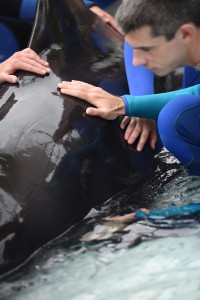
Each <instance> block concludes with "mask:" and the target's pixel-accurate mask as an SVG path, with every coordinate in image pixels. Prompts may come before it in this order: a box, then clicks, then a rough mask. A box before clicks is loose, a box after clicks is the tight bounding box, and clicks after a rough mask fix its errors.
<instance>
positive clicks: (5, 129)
mask: <svg viewBox="0 0 200 300" xmlns="http://www.w3.org/2000/svg"><path fill="white" fill-rule="evenodd" d="M29 45H30V47H31V48H32V49H33V50H35V51H36V52H37V53H38V54H39V55H40V57H41V58H43V59H45V60H47V61H48V62H49V65H50V68H51V70H52V71H51V73H50V75H49V76H44V77H43V76H38V75H35V74H32V73H27V72H23V71H20V72H18V75H19V78H20V79H19V84H17V85H12V86H11V85H6V84H5V85H4V86H3V88H2V89H1V90H0V140H1V143H0V241H1V243H0V250H1V251H0V253H1V254H0V274H5V273H6V272H8V271H11V270H13V269H14V268H15V267H16V266H18V265H20V264H22V263H23V262H24V261H25V260H26V259H27V258H28V257H29V256H30V255H31V254H32V253H33V252H34V251H35V250H37V249H38V248H39V247H41V246H42V245H44V244H45V243H47V242H49V241H50V240H51V239H53V238H55V237H56V236H58V235H59V234H61V233H63V232H64V231H66V230H67V229H68V228H69V227H70V226H72V225H73V224H75V223H76V222H78V221H79V220H81V219H82V218H83V217H84V216H85V215H86V214H87V213H88V212H89V211H90V209H91V208H92V207H95V206H96V205H99V204H101V203H103V202H105V201H106V200H108V199H109V198H110V197H112V196H114V195H116V194H117V193H119V192H121V191H123V190H124V189H126V188H127V187H129V186H130V185H134V184H135V186H136V187H137V186H138V184H139V183H138V182H139V179H140V178H143V177H144V176H145V175H146V174H147V173H148V171H149V169H150V167H151V163H152V159H153V153H152V152H151V151H150V150H148V149H145V150H144V151H143V153H142V154H139V153H136V152H135V151H134V150H132V149H131V148H129V147H128V146H127V145H126V143H124V141H123V133H122V132H121V131H120V129H119V124H118V121H114V122H110V121H104V120H101V119H98V118H89V117H87V116H85V108H86V107H87V104H86V103H83V102H82V101H81V100H79V99H75V98H72V97H64V96H63V95H61V94H60V93H59V91H58V90H57V84H58V83H59V82H60V81H62V80H73V79H76V80H82V81H86V82H89V83H92V84H95V85H97V86H101V87H103V88H105V89H107V90H108V91H110V92H113V93H116V94H119V95H120V94H123V93H126V92H127V90H126V88H127V87H126V82H125V75H124V65H123V41H121V39H120V36H119V35H118V34H117V33H116V32H115V31H113V30H112V29H111V28H109V27H108V26H107V25H105V24H103V23H102V22H101V21H100V19H98V18H97V17H96V16H95V15H94V14H92V13H91V12H90V11H89V10H88V9H87V8H86V7H85V6H84V5H83V4H82V1H81V0H59V1H57V0H40V1H39V2H38V7H37V13H36V18H35V24H34V27H33V32H32V35H31V37H30V42H29Z"/></svg>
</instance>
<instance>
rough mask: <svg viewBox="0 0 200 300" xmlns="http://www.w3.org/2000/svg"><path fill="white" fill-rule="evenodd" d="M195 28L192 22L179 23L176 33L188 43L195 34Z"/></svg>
mask: <svg viewBox="0 0 200 300" xmlns="http://www.w3.org/2000/svg"><path fill="white" fill-rule="evenodd" d="M196 31H197V28H196V26H195V25H194V24H192V23H185V24H183V25H181V26H180V27H179V29H178V31H177V33H178V34H179V35H180V37H181V39H182V40H183V41H184V42H186V43H188V42H190V41H191V40H192V39H193V37H194V35H195V34H196Z"/></svg>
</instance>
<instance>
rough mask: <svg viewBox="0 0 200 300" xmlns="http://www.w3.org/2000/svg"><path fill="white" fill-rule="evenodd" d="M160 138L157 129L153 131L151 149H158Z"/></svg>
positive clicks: (150, 142)
mask: <svg viewBox="0 0 200 300" xmlns="http://www.w3.org/2000/svg"><path fill="white" fill-rule="evenodd" d="M157 139H158V136H157V131H156V129H155V130H153V131H152V133H151V136H150V141H149V145H150V147H151V149H153V150H154V149H155V147H156V142H157Z"/></svg>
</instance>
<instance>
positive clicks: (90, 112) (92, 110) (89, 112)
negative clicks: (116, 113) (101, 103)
mask: <svg viewBox="0 0 200 300" xmlns="http://www.w3.org/2000/svg"><path fill="white" fill-rule="evenodd" d="M86 114H87V115H90V116H100V115H101V114H100V112H99V110H98V109H97V108H95V107H88V108H87V109H86Z"/></svg>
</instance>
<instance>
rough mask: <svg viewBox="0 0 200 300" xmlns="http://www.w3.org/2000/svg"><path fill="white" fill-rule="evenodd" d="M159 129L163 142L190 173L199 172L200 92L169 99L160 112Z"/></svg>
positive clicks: (199, 173) (195, 173)
mask: <svg viewBox="0 0 200 300" xmlns="http://www.w3.org/2000/svg"><path fill="white" fill-rule="evenodd" d="M158 130H159V133H160V137H161V140H162V142H163V145H164V146H165V147H166V148H167V149H168V150H169V151H170V152H171V153H172V154H173V155H174V156H175V157H176V158H177V159H178V160H179V161H180V162H181V163H182V164H183V166H184V167H186V168H187V170H188V172H189V174H190V175H200V96H192V95H182V96H178V97H176V98H174V99H173V100H172V101H170V102H169V103H168V104H167V105H166V106H165V107H164V108H163V109H162V111H161V112H160V114H159V118H158Z"/></svg>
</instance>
